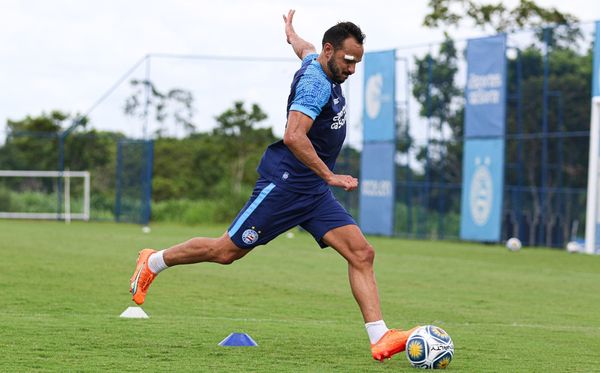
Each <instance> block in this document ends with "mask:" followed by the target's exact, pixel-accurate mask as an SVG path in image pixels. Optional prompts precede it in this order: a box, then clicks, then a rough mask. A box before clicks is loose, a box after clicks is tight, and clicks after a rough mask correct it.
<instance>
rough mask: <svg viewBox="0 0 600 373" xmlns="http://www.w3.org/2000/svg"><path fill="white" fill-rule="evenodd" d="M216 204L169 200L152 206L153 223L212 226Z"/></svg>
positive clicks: (199, 201)
mask: <svg viewBox="0 0 600 373" xmlns="http://www.w3.org/2000/svg"><path fill="white" fill-rule="evenodd" d="M216 205H217V202H216V201H213V200H189V199H177V200H175V199H171V200H167V201H160V202H155V203H153V204H152V221H153V222H171V223H181V224H187V225H202V224H213V223H214V221H215V215H216V212H215V211H216V209H217V206H216Z"/></svg>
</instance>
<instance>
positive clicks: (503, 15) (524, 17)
mask: <svg viewBox="0 0 600 373" xmlns="http://www.w3.org/2000/svg"><path fill="white" fill-rule="evenodd" d="M428 5H429V7H430V10H431V12H430V13H429V14H427V15H426V16H425V19H424V20H423V25H424V26H427V27H430V28H434V27H439V26H454V27H459V26H460V25H461V23H463V22H464V21H465V20H469V21H471V22H473V24H474V25H475V26H477V27H480V28H482V29H486V28H491V29H492V30H493V31H495V32H512V31H516V30H520V29H523V28H532V29H536V30H542V29H543V28H546V27H549V26H556V25H563V26H565V27H562V28H555V29H554V30H553V33H552V35H551V39H552V40H554V43H552V44H557V43H558V44H560V45H562V46H568V45H569V44H572V43H573V42H575V41H576V40H577V39H579V38H581V36H582V34H581V31H580V30H579V28H578V27H577V26H576V25H575V24H576V22H577V21H578V20H577V17H575V16H574V15H572V14H569V13H564V12H560V11H558V10H557V9H556V8H548V9H546V8H542V7H541V6H539V5H537V4H536V3H535V2H534V1H532V0H520V1H519V4H518V5H517V6H515V7H514V8H513V9H509V8H507V7H506V6H505V5H504V3H502V2H499V3H497V4H482V5H480V4H477V3H476V2H475V1H471V0H429V3H428ZM538 38H540V40H542V39H543V36H542V33H541V32H538Z"/></svg>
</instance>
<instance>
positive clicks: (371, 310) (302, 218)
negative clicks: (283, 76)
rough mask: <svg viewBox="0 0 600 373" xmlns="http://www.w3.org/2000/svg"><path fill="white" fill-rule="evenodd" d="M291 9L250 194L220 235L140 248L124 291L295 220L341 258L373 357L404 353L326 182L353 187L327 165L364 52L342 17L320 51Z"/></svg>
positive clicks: (364, 247) (247, 246)
mask: <svg viewBox="0 0 600 373" xmlns="http://www.w3.org/2000/svg"><path fill="white" fill-rule="evenodd" d="M293 18H294V10H290V11H289V12H288V14H287V16H286V15H284V16H283V20H284V23H285V35H286V37H287V42H288V43H289V44H290V45H291V46H292V48H293V50H294V52H295V53H296V55H297V56H298V57H299V58H300V60H301V61H302V63H301V66H300V69H299V70H298V71H297V72H296V74H295V75H294V79H293V81H292V85H291V92H290V95H289V98H288V104H287V113H288V117H287V125H286V128H285V134H284V136H283V140H280V141H278V142H276V143H274V144H271V145H269V147H268V148H267V149H266V151H265V153H264V155H263V157H262V159H261V161H260V164H259V165H258V168H257V171H258V174H259V178H258V181H257V182H256V186H255V188H254V191H253V193H252V195H251V196H250V199H249V200H248V202H247V203H246V205H245V206H244V207H243V208H242V210H241V211H240V212H239V214H238V215H237V217H236V218H235V219H234V221H233V222H232V224H231V226H230V227H229V229H228V230H227V231H226V232H225V233H224V234H223V235H222V236H221V237H219V238H206V237H196V238H192V239H190V240H189V241H186V242H183V243H180V244H178V245H175V246H172V247H170V248H168V249H166V250H161V251H155V250H152V249H144V250H142V251H141V252H140V255H139V258H138V261H137V266H136V269H135V271H134V273H133V276H132V277H131V288H130V291H131V293H132V295H133V300H134V301H135V303H137V304H142V303H144V299H145V297H146V292H147V291H148V287H149V286H150V284H151V283H152V281H153V280H154V278H155V277H156V276H157V275H158V274H159V273H160V272H161V271H162V270H164V269H166V268H168V267H172V266H176V265H180V264H191V263H200V262H214V263H219V264H230V263H232V262H233V261H235V260H237V259H240V258H242V257H243V256H244V255H246V254H248V253H249V252H250V251H251V250H252V249H253V248H254V247H256V246H259V245H265V244H267V243H268V242H269V241H271V240H272V239H273V238H275V237H277V236H278V235H280V234H281V233H284V232H286V231H287V230H289V229H291V228H293V227H295V226H298V225H299V226H301V227H302V228H304V229H305V230H306V231H308V232H310V234H312V235H313V237H314V238H315V240H316V241H317V243H318V244H319V245H320V246H321V247H322V248H325V247H327V246H330V247H332V248H333V249H334V250H336V251H337V252H338V253H339V254H340V255H342V256H343V257H344V258H345V259H346V261H347V262H348V276H349V278H350V287H351V289H352V294H353V295H354V298H355V299H356V302H357V303H358V307H359V308H360V311H361V313H362V316H363V319H364V321H365V327H366V329H367V334H368V335H369V339H370V341H371V353H372V355H373V358H374V359H376V360H380V361H381V360H383V359H385V358H390V357H391V356H392V355H394V354H396V353H398V352H400V351H403V350H404V349H405V347H406V340H407V338H408V336H409V334H410V332H412V330H408V331H402V330H398V329H388V328H387V326H386V324H385V322H384V321H383V318H382V314H381V308H380V304H379V295H378V291H377V284H376V282H375V275H374V273H373V261H374V257H375V253H374V251H373V247H372V246H371V245H370V244H369V243H368V242H367V240H366V239H365V237H364V236H363V234H362V232H361V230H360V229H359V227H358V226H357V224H356V222H355V221H354V219H353V218H352V216H350V214H348V212H346V210H345V209H344V208H343V207H342V205H341V204H340V203H339V202H338V201H337V200H336V199H335V197H334V196H333V193H332V192H331V190H330V187H339V188H343V189H344V190H346V191H352V190H355V189H356V188H357V187H358V180H357V179H356V178H355V177H353V176H351V175H340V174H336V173H335V172H334V171H333V169H334V165H335V161H336V158H337V156H338V154H339V152H340V149H341V148H342V145H343V143H344V138H345V136H346V117H345V115H346V99H345V98H344V96H343V94H342V88H341V86H340V85H341V84H342V83H343V82H344V81H345V80H346V79H347V78H348V77H349V76H350V75H352V74H354V72H355V69H356V64H358V63H359V62H360V61H361V60H362V57H363V52H364V50H363V40H364V38H365V35H364V34H363V33H362V31H361V29H360V28H359V27H358V26H356V25H355V24H353V23H351V22H341V23H338V24H336V25H335V26H333V27H331V28H330V29H329V30H327V31H326V32H325V34H324V36H323V42H322V50H321V53H320V54H316V49H315V47H314V46H313V45H312V44H311V43H309V42H307V41H305V40H304V39H302V38H301V37H300V36H298V34H297V33H296V32H295V31H294V27H293V26H292V20H293Z"/></svg>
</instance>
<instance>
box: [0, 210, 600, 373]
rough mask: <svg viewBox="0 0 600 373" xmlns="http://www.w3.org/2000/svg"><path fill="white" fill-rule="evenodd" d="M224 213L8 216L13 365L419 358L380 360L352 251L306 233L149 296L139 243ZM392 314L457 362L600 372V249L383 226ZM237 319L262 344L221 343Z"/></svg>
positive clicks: (295, 367) (191, 231) (277, 363)
mask: <svg viewBox="0 0 600 373" xmlns="http://www.w3.org/2000/svg"><path fill="white" fill-rule="evenodd" d="M224 228H225V227H213V228H204V227H202V228H200V227H199V228H194V227H189V226H175V225H156V226H153V230H152V232H151V233H150V234H143V233H142V232H141V229H140V227H139V226H133V225H125V224H112V223H80V222H77V223H72V224H70V225H66V224H64V223H58V222H29V221H0V255H1V256H2V260H0V354H1V355H0V371H2V372H17V371H116V372H124V371H164V372H167V371H168V372H179V371H191V372H201V371H211V372H380V371H386V372H391V371H393V372H414V371H415V370H414V368H411V367H410V364H409V363H408V361H407V360H406V358H405V356H404V354H401V355H397V356H395V357H394V358H393V359H391V360H389V361H386V362H384V363H378V362H375V361H373V360H372V358H371V357H370V351H369V342H368V338H367V335H366V332H365V330H364V326H363V322H362V319H361V316H360V313H359V311H358V307H357V306H356V304H355V303H354V300H353V298H352V295H351V293H350V290H349V286H348V279H347V275H346V264H345V262H344V261H343V259H342V258H341V257H339V256H338V255H337V254H336V253H335V252H333V251H332V250H331V249H326V250H321V249H319V248H318V247H317V246H316V245H315V243H314V241H313V240H312V238H310V237H309V235H307V234H300V233H297V234H296V235H295V237H294V238H287V237H280V238H279V239H277V240H275V241H273V242H272V243H271V244H269V245H268V246H263V247H259V248H257V249H256V250H254V251H255V252H254V253H252V254H250V255H248V256H246V257H245V258H244V259H242V260H240V261H239V262H236V263H234V264H233V265H231V266H219V265H216V264H198V265H192V266H184V267H178V268H173V269H169V270H167V271H165V272H163V273H162V274H161V275H160V277H159V278H158V279H157V280H156V281H155V282H154V284H153V285H152V288H151V289H150V292H149V295H148V298H147V300H146V304H145V305H144V310H145V311H146V312H147V313H148V314H149V315H150V319H147V320H139V319H122V318H120V317H119V314H120V313H121V312H122V311H123V310H125V308H127V307H128V306H131V305H133V303H132V302H131V301H130V297H129V293H128V281H129V277H130V275H131V272H132V271H133V266H134V263H135V259H136V257H137V251H138V250H139V249H140V248H143V247H156V248H162V247H167V246H169V245H172V244H174V243H178V242H180V241H182V240H185V239H188V238H190V237H193V236H194V235H217V234H220V233H221V232H222V231H223V230H224ZM371 242H372V243H373V244H374V246H375V247H376V250H377V259H376V271H377V276H378V283H379V288H380V295H381V299H382V307H383V311H384V316H385V320H386V322H387V324H388V326H392V327H409V326H412V325H414V324H435V325H438V326H440V327H442V328H444V329H445V330H446V331H447V332H448V333H449V334H450V335H451V336H452V338H453V340H454V345H455V356H454V360H453V361H452V363H451V364H450V366H449V368H448V369H449V370H451V371H464V372H590V371H600V363H599V362H598V357H599V356H600V291H599V288H600V258H599V257H593V256H586V255H577V254H567V253H566V252H563V251H557V250H549V249H527V248H525V249H523V250H521V252H517V253H511V252H508V251H507V250H506V249H505V248H504V247H501V246H485V245H478V244H467V243H454V242H428V241H410V240H396V239H385V238H371ZM231 332H245V333H248V334H250V335H251V336H252V337H253V338H254V340H256V341H257V343H258V344H259V346H258V347H219V346H218V345H217V344H218V343H219V342H220V341H221V340H222V339H223V338H225V337H226V336H227V335H228V334H229V333H231Z"/></svg>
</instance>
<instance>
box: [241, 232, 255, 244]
mask: <svg viewBox="0 0 600 373" xmlns="http://www.w3.org/2000/svg"><path fill="white" fill-rule="evenodd" d="M242 241H244V243H245V244H246V245H252V244H253V243H255V242H256V241H258V233H256V231H255V230H254V229H246V230H245V231H244V233H242Z"/></svg>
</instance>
